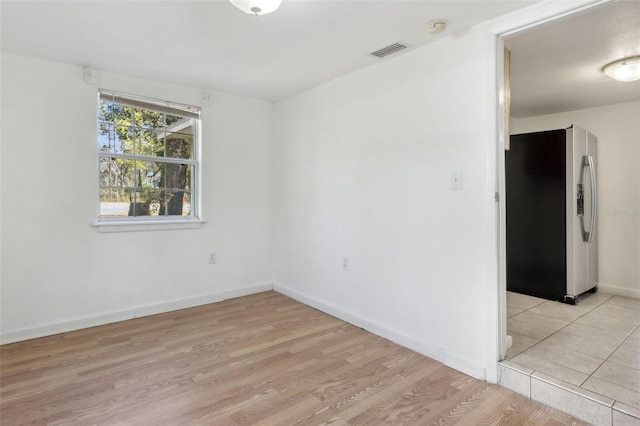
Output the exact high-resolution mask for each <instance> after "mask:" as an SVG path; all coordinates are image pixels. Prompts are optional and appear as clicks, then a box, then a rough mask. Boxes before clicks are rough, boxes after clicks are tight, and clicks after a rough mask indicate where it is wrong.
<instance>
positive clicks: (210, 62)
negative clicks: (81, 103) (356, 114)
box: [0, 0, 533, 101]
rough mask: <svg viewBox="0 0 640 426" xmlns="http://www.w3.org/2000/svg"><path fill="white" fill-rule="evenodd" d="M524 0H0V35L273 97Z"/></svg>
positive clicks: (59, 57)
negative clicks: (259, 4)
mask: <svg viewBox="0 0 640 426" xmlns="http://www.w3.org/2000/svg"><path fill="white" fill-rule="evenodd" d="M531 3H533V2H532V1H514V0H503V1H493V0H468V1H462V0H459V1H451V0H444V1H435V0H409V1H401V0H377V1H368V0H332V1H328V0H324V1H322V0H284V1H283V4H282V6H281V8H280V9H279V10H278V11H276V12H274V13H272V14H269V15H264V16H251V15H245V14H244V13H242V12H240V11H239V10H238V9H236V8H235V7H233V6H232V5H231V4H230V3H229V2H228V1H225V0H200V1H184V0H181V1H89V0H85V1H7V0H2V2H1V3H0V6H1V10H0V13H1V15H2V17H1V36H2V37H1V38H2V50H3V51H6V52H12V53H17V54H22V55H26V56H34V57H39V58H43V59H48V60H52V61H57V62H64V63H70V64H75V65H80V66H90V67H93V68H96V69H98V70H108V71H114V72H119V73H124V74H129V75H134V76H139V77H144V78H149V79H155V80H161V81H167V82H174V83H178V84H184V85H189V86H192V87H199V88H202V89H213V90H221V91H226V92H230V93H235V94H240V95H247V96H252V97H256V98H261V99H266V100H271V101H278V100H281V99H284V98H287V97H289V96H291V95H294V94H296V93H299V92H301V91H304V90H306V89H308V88H310V87H313V86H315V85H317V84H320V83H322V82H325V81H328V80H331V79H333V78H335V77H338V76H340V75H343V74H346V73H348V72H351V71H354V70H357V69H360V68H363V67H366V66H369V65H372V64H375V63H378V62H379V61H380V59H377V58H374V57H371V56H369V55H368V53H369V52H371V51H374V50H377V49H379V48H381V47H384V46H387V45H389V44H391V43H393V42H397V41H399V42H403V43H408V44H409V45H411V46H413V47H417V46H420V45H424V44H427V43H429V42H433V41H435V40H437V39H438V38H440V37H445V36H447V35H449V34H451V33H453V32H457V31H461V30H463V29H465V28H468V27H470V26H472V25H474V24H477V23H480V22H483V21H485V20H488V19H490V18H493V17H496V16H499V15H502V14H505V13H508V12H510V11H513V10H516V9H519V8H522V7H525V6H527V5H529V4H531ZM434 19H444V20H446V21H447V22H448V28H447V30H446V31H445V32H444V33H442V34H440V35H438V36H432V35H430V34H429V33H428V32H427V31H425V30H424V25H425V24H426V23H427V22H429V21H431V20H434ZM406 51H409V49H406V50H405V52H406ZM400 54H402V53H398V54H396V55H400ZM391 57H393V56H391ZM391 57H388V58H386V59H382V60H387V59H389V58H391Z"/></svg>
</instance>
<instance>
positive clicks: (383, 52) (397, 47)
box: [370, 43, 407, 58]
mask: <svg viewBox="0 0 640 426" xmlns="http://www.w3.org/2000/svg"><path fill="white" fill-rule="evenodd" d="M406 48H407V46H405V45H404V44H400V43H393V44H390V45H389V46H386V47H383V48H382V49H378V50H376V51H375V52H371V53H370V55H373V56H375V57H377V58H384V57H385V56H389V55H393V54H394V53H396V52H399V51H401V50H403V49H406Z"/></svg>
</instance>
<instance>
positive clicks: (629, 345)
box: [492, 1, 640, 422]
mask: <svg viewBox="0 0 640 426" xmlns="http://www.w3.org/2000/svg"><path fill="white" fill-rule="evenodd" d="M624 6H630V7H637V2H610V3H609V2H602V1H596V2H585V3H584V4H583V5H582V6H580V7H578V8H571V7H569V6H563V5H562V4H555V5H553V4H546V5H545V4H543V5H539V7H536V8H530V9H529V10H527V11H526V12H523V13H522V14H521V15H520V16H519V17H515V18H512V19H511V20H509V21H507V22H505V21H503V22H499V23H497V24H496V26H495V27H494V28H492V31H493V32H494V33H495V34H497V35H498V36H499V42H498V49H497V50H498V62H499V67H498V69H500V68H501V66H502V64H503V62H502V61H503V57H502V52H503V48H504V47H505V46H506V47H510V48H511V49H510V50H511V52H512V56H511V65H512V68H517V66H518V64H519V62H518V61H520V59H521V58H522V57H521V56H518V55H519V53H520V49H521V48H522V46H523V45H526V43H533V44H535V43H537V44H538V45H544V43H543V42H541V41H540V40H542V39H544V38H545V37H550V35H553V34H554V33H558V34H560V33H562V30H563V29H562V28H561V27H562V26H565V27H566V26H567V25H568V24H569V23H570V22H571V21H572V20H576V21H581V20H582V21H585V22H586V21H589V19H591V18H589V15H590V14H595V13H601V12H603V11H609V12H606V13H610V12H611V8H615V7H619V8H620V7H624ZM627 13H628V12H627ZM630 16H632V17H633V16H635V17H640V14H638V13H637V12H635V15H634V14H633V13H632V14H631V15H630ZM600 19H604V20H607V19H610V18H607V17H604V18H600ZM611 19H613V18H611ZM636 19H640V18H636ZM638 24H640V22H638ZM637 26H638V25H637ZM590 30H593V28H590ZM592 32H593V31H592ZM571 34H572V36H571V37H575V38H579V37H580V36H579V35H578V34H576V33H575V32H573V33H571ZM590 36H591V34H587V35H586V36H583V37H590ZM536 37H539V40H538V41H536V40H535V38H536ZM571 37H565V38H566V39H567V40H564V39H563V41H568V42H570V41H571ZM514 40H515V41H516V42H514ZM555 40H559V39H555ZM519 42H522V43H520V44H519ZM613 42H615V43H617V42H619V40H614V41H613ZM546 45H547V46H548V48H549V49H552V50H553V49H557V50H559V51H560V52H563V53H564V55H565V56H567V57H568V56H572V55H578V53H577V52H576V49H566V47H565V48H564V49H563V47H562V43H559V42H558V43H555V42H554V43H549V41H548V40H547V41H546ZM525 50H526V49H525ZM549 56H550V57H551V56H552V55H549ZM564 59H567V60H568V59H569V58H566V57H565V58H562V57H561V58H560V61H562V60H564ZM596 64H597V62H596ZM538 65H539V66H545V64H544V63H539V64H536V63H533V64H526V65H525V66H528V67H529V68H531V67H536V66H538ZM547 65H548V64H547ZM592 65H593V64H592ZM603 65H605V63H602V64H600V66H603ZM564 66H565V70H566V74H569V73H570V72H574V71H576V70H572V69H570V66H571V65H570V64H569V63H568V62H567V64H565V65H564ZM596 71H597V72H599V67H596ZM514 72H518V71H517V69H514ZM512 77H513V74H512ZM561 77H562V76H560V77H557V78H556V80H558V81H554V82H553V84H556V83H561ZM597 77H598V78H601V75H598V76H597ZM512 82H513V78H512ZM498 87H504V86H503V79H502V78H499V83H498ZM588 87H592V86H588ZM619 87H620V88H622V90H624V86H619ZM530 89H531V91H530V92H526V91H522V90H521V91H520V92H518V93H515V92H513V91H512V94H511V101H512V104H513V103H514V101H516V100H517V97H518V96H525V97H528V98H531V99H534V100H536V102H530V103H529V105H524V106H523V105H517V102H516V105H515V106H516V108H520V111H525V112H524V113H522V114H521V115H522V117H524V118H518V117H515V118H514V117H511V119H509V115H508V114H506V118H505V114H504V111H505V110H504V107H503V105H502V104H501V105H500V108H499V111H498V119H499V123H498V144H497V145H498V146H497V156H498V157H497V158H498V161H497V163H498V171H497V175H498V182H499V188H498V191H499V194H500V198H501V200H502V201H503V202H501V203H500V206H499V212H498V213H499V217H500V220H499V226H500V230H499V231H500V232H499V233H500V239H499V241H500V247H499V255H500V276H501V283H500V291H499V293H500V306H501V308H502V309H501V312H500V324H499V335H500V336H502V339H500V342H499V344H500V345H501V346H500V351H501V354H503V356H504V358H505V359H506V362H505V363H504V365H507V366H516V367H515V370H512V369H510V368H507V370H508V371H507V372H506V373H504V375H505V376H508V377H507V381H511V384H514V383H515V382H518V381H519V382H518V383H520V385H522V387H521V388H520V389H519V391H521V393H527V392H528V396H530V397H532V398H533V397H534V395H533V394H532V392H533V387H534V386H533V382H534V381H536V380H535V379H540V378H544V380H546V382H545V384H549V382H555V384H556V385H557V387H559V388H564V390H567V389H568V390H570V391H571V393H572V394H574V395H577V394H580V393H581V392H582V394H583V395H585V396H586V398H587V399H589V398H590V400H591V401H593V400H594V399H595V400H598V401H597V407H595V408H594V409H600V408H603V407H604V409H605V411H606V408H607V407H609V408H608V409H609V419H611V416H612V415H613V416H614V417H615V415H616V413H618V414H617V415H622V414H621V413H624V414H625V415H630V416H631V417H633V418H635V419H636V421H637V419H639V418H640V403H639V402H638V401H640V382H639V381H638V377H640V370H638V365H640V299H638V297H639V296H640V295H639V294H638V293H637V291H634V290H633V289H631V288H629V289H626V288H621V287H614V286H611V285H609V284H608V283H605V285H600V290H601V291H600V292H599V293H596V294H593V295H588V296H583V297H582V298H581V300H580V302H579V303H578V305H576V306H569V305H562V304H560V303H557V302H551V301H547V300H544V299H538V298H533V297H530V296H526V295H521V294H518V293H507V291H506V278H507V277H506V251H505V246H506V242H505V231H506V225H505V218H506V211H505V203H504V200H505V198H504V194H505V185H504V182H505V174H504V167H505V164H504V149H505V145H507V144H508V138H509V134H515V133H528V132H533V131H540V130H553V129H557V128H565V127H567V126H568V125H571V124H573V123H574V122H575V120H585V122H587V124H594V125H595V127H597V128H605V127H604V126H605V125H604V124H603V123H604V122H605V121H606V120H608V121H609V123H610V122H612V121H615V120H618V119H619V117H620V116H623V115H625V114H627V112H629V114H633V111H634V108H640V104H639V103H638V101H639V100H640V91H638V93H636V94H634V93H633V92H634V91H633V90H631V91H630V90H629V89H628V88H626V91H627V92H631V95H632V96H631V97H629V98H624V97H621V98H612V100H609V101H608V102H609V104H607V103H605V104H602V105H597V104H593V105H588V104H586V106H585V104H579V103H578V104H572V102H574V101H573V100H571V99H568V98H567V99H562V96H561V95H562V90H564V88H563V87H560V86H558V87H556V88H555V89H554V91H555V94H557V95H559V97H558V99H555V101H554V102H555V103H554V107H553V108H549V106H548V105H547V106H545V105H544V99H543V98H544V96H543V94H542V93H539V92H540V91H538V90H536V86H535V85H534V84H532V87H531V88H530ZM538 95H540V96H538ZM581 95H583V96H582V98H583V99H582V101H583V102H584V101H585V98H589V91H588V90H583V93H582V94H581ZM593 97H597V96H595V95H594V96H593ZM538 98H540V99H538ZM586 101H589V99H586ZM636 105H638V106H637V107H636ZM554 108H555V109H554ZM587 110H588V111H587ZM579 111H583V112H579ZM585 111H586V112H585ZM638 111H640V109H638ZM519 114H520V113H519ZM637 116H638V115H635V117H637ZM636 121H637V120H636ZM507 122H509V124H507ZM575 124H580V125H582V126H583V127H584V126H585V124H581V123H575ZM508 125H510V126H511V130H512V131H511V132H501V130H504V129H505V128H506V127H507V126H508ZM621 125H622V126H623V127H625V128H627V130H628V131H629V132H633V131H634V130H633V128H632V127H633V125H630V124H625V123H622V124H621ZM587 127H588V126H587ZM590 130H591V131H592V132H594V133H596V135H597V133H598V131H597V130H596V129H592V128H590ZM603 132H604V133H605V139H606V140H607V141H610V140H612V138H611V137H609V136H610V135H609V134H610V133H611V132H609V130H608V129H607V130H606V131H603ZM607 132H609V134H607ZM501 133H502V134H501ZM637 134H638V133H637V132H636V133H635V135H637ZM597 136H600V135H597ZM600 137H603V136H600ZM637 142H640V141H637ZM636 149H637V148H636ZM639 152H640V151H639ZM608 202H610V203H613V201H611V200H609V201H608ZM611 205H614V206H615V204H611ZM602 210H604V209H602V208H601V213H600V215H599V216H602V213H603V212H602ZM631 244H634V241H631ZM635 244H636V245H637V242H636V243H635ZM630 259H631V258H630ZM636 259H637V257H636ZM631 262H633V261H631ZM636 262H637V261H636ZM603 287H604V288H603ZM517 366H521V367H523V368H521V369H518V367H517ZM499 371H502V372H504V371H505V369H504V368H503V369H502V370H500V369H499ZM512 371H518V373H522V375H523V377H518V376H516V375H513V374H512ZM520 379H522V380H520ZM537 381H538V382H540V381H539V380H537ZM523 383H526V385H523ZM515 386H516V387H517V385H515ZM515 390H518V389H515ZM556 399H558V398H556ZM542 402H545V403H547V401H542ZM549 402H553V401H549ZM607 404H608V405H607ZM549 405H552V406H553V404H552V403H549ZM616 407H617V408H618V410H617V411H616V409H615V408H616ZM555 408H560V409H561V410H564V408H566V407H558V406H556V407H555ZM569 409H570V408H569ZM612 410H613V412H612ZM625 410H626V411H625ZM570 414H573V415H576V416H577V417H580V415H579V413H573V412H571V413H570ZM583 415H584V414H583ZM580 418H583V419H584V418H585V417H580ZM588 421H591V422H594V421H593V419H590V420H588Z"/></svg>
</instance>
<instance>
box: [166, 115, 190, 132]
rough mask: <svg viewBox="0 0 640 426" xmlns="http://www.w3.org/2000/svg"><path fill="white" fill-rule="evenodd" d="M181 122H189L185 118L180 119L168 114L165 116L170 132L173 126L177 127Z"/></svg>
mask: <svg viewBox="0 0 640 426" xmlns="http://www.w3.org/2000/svg"><path fill="white" fill-rule="evenodd" d="M181 120H187V119H186V118H183V117H178V116H177V115H170V114H166V115H165V126H167V129H169V130H170V128H171V127H172V126H175V125H176V123H178V122H179V121H181Z"/></svg>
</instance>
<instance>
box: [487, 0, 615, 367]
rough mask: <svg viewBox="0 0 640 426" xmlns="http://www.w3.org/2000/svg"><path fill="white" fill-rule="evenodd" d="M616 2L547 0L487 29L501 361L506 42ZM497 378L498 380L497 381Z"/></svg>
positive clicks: (505, 344) (507, 343) (507, 342)
mask: <svg viewBox="0 0 640 426" xmlns="http://www.w3.org/2000/svg"><path fill="white" fill-rule="evenodd" d="M611 1H613V0H572V1H557V0H544V1H541V2H539V3H535V4H533V5H531V6H528V7H525V8H523V9H520V10H518V11H515V12H513V13H509V14H507V15H504V16H501V17H498V18H496V19H494V20H491V21H489V22H488V23H487V24H486V25H485V28H486V29H487V30H488V31H489V32H490V33H492V34H493V35H494V37H495V43H496V45H495V54H496V66H495V70H496V73H495V74H496V76H495V77H496V81H495V84H496V86H495V87H496V89H497V93H496V98H495V99H496V109H495V113H496V135H495V136H496V147H495V148H496V151H495V154H496V170H495V182H496V195H497V200H498V201H499V202H497V203H496V216H497V224H496V225H497V226H496V233H497V236H496V237H497V238H496V240H497V242H498V244H497V248H496V249H497V256H498V265H497V267H498V283H497V284H498V291H497V293H498V294H497V297H498V300H497V304H498V324H497V336H498V341H497V353H498V360H497V361H498V362H499V361H501V360H502V359H504V356H505V354H506V352H507V350H508V349H509V347H511V344H512V339H511V336H508V335H507V281H506V275H507V260H506V258H507V255H506V208H505V207H506V206H505V201H506V194H505V158H504V151H505V143H506V142H507V141H506V140H505V133H506V131H505V125H506V124H505V105H504V83H505V82H504V74H503V70H504V48H505V47H504V39H505V37H508V36H510V35H514V34H517V33H519V32H521V31H525V30H528V29H530V28H534V27H537V26H540V25H543V24H546V23H548V22H552V21H554V20H556V19H560V18H563V17H565V16H569V15H572V14H575V13H579V12H582V11H584V10H587V9H590V8H592V7H595V6H599V5H602V4H605V3H609V2H611ZM496 379H497V378H496Z"/></svg>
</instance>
